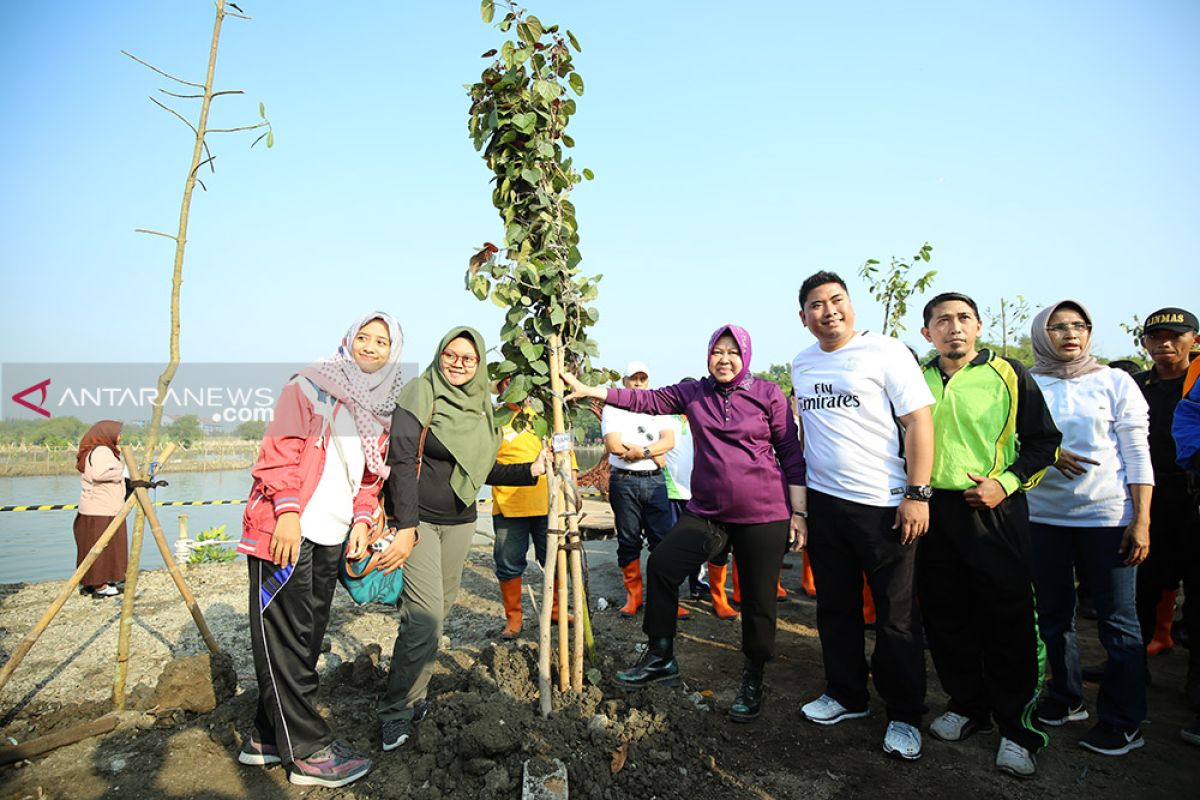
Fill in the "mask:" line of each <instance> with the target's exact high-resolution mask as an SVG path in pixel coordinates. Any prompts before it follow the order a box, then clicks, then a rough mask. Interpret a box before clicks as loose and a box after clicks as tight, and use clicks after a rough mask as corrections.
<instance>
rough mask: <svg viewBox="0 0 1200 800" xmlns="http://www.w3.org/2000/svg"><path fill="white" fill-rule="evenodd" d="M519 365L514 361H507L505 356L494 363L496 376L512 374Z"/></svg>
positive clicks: (501, 376)
mask: <svg viewBox="0 0 1200 800" xmlns="http://www.w3.org/2000/svg"><path fill="white" fill-rule="evenodd" d="M518 369H520V367H518V366H517V363H516V362H515V361H509V360H508V359H507V358H506V359H504V360H503V361H501V362H500V363H499V364H497V365H496V377H497V378H503V377H504V376H505V375H512V374H513V373H514V372H516V371H517V370H518Z"/></svg>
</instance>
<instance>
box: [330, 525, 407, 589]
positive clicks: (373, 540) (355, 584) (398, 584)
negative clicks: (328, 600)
mask: <svg viewBox="0 0 1200 800" xmlns="http://www.w3.org/2000/svg"><path fill="white" fill-rule="evenodd" d="M395 535H396V532H395V530H393V529H390V528H388V527H387V525H386V524H385V520H384V515H383V506H380V505H377V506H375V512H374V513H373V514H372V515H371V528H370V532H369V534H368V538H367V555H366V556H364V557H363V558H360V559H358V560H357V561H351V560H350V559H348V558H346V554H345V553H342V560H341V564H340V565H339V567H338V580H339V581H340V582H341V584H342V586H344V587H346V592H347V593H349V595H350V599H352V600H353V601H354V602H356V603H358V604H359V605H360V606H361V605H366V604H367V603H382V604H384V605H389V606H395V605H396V604H397V603H399V602H400V594H401V593H402V592H403V591H404V569H403V568H402V567H401V568H399V569H395V570H393V571H392V572H387V573H385V572H384V571H383V570H382V569H379V568H378V561H379V557H380V556H381V555H382V554H383V551H384V550H387V549H388V547H390V546H391V544H392V539H393V538H394V537H395ZM349 546H350V545H349V543H347V544H346V547H347V548H349Z"/></svg>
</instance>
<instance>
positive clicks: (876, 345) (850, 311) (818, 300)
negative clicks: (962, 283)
mask: <svg viewBox="0 0 1200 800" xmlns="http://www.w3.org/2000/svg"><path fill="white" fill-rule="evenodd" d="M800 319H801V321H802V322H803V323H804V325H805V327H807V328H808V330H809V331H810V332H811V333H812V334H813V336H815V337H816V339H817V343H816V344H814V345H813V346H812V347H810V348H808V349H807V350H804V351H802V352H801V353H800V354H799V355H797V356H796V358H795V360H794V361H793V362H792V386H793V387H794V392H795V395H796V406H797V408H798V410H799V413H800V421H801V429H802V431H803V438H804V458H805V462H806V463H807V468H808V493H807V494H808V504H807V514H808V536H807V542H806V545H805V546H806V548H807V550H808V557H809V561H810V562H811V564H812V570H813V577H814V578H815V580H816V584H817V630H818V632H819V634H820V637H821V650H822V654H823V658H824V662H825V681H826V689H825V693H824V694H822V695H821V696H820V697H819V698H817V699H816V700H814V701H812V702H811V703H808V704H807V705H805V706H804V707H803V709H801V710H802V712H803V713H804V716H805V717H807V718H808V719H809V720H811V721H812V722H816V723H819V724H822V725H833V724H836V723H838V722H841V721H842V720H846V719H854V718H857V717H865V716H867V714H868V713H869V710H868V702H869V697H870V695H869V693H868V690H867V674H868V669H867V662H866V659H865V658H864V654H863V650H864V646H865V636H864V627H865V626H864V623H863V611H862V581H863V573H866V576H867V583H868V584H869V585H870V588H871V593H872V595H873V596H874V598H875V609H876V615H877V622H876V628H875V631H876V633H875V652H874V653H873V655H872V657H871V668H870V673H871V674H872V675H873V676H874V679H875V689H876V691H877V692H878V693H879V695H880V697H881V698H883V701H884V703H886V705H887V715H888V727H887V734H886V735H885V736H884V740H883V749H884V751H885V752H887V753H889V754H891V755H894V756H897V757H899V758H902V759H906V760H913V759H916V758H919V757H920V755H921V732H920V725H921V716H922V715H923V714H924V712H925V655H924V650H923V647H922V642H921V638H920V636H919V630H920V626H919V624H918V623H917V620H916V603H915V598H916V588H915V581H914V565H915V555H916V541H917V539H918V537H920V536H921V535H922V534H924V533H925V531H926V529H927V528H928V527H929V498H930V496H931V495H932V493H933V492H932V489H930V487H929V475H930V471H931V469H932V466H933V419H932V416H931V413H930V406H932V405H933V395H932V393H931V392H930V391H929V387H928V386H927V385H926V384H925V380H924V378H923V377H922V376H921V370H920V366H919V365H918V364H917V361H916V359H915V358H914V357H913V356H912V353H911V352H910V351H909V350H908V348H906V347H905V346H904V344H902V343H901V342H900V341H899V340H897V339H893V338H891V337H888V336H881V335H879V334H876V333H871V332H869V331H861V332H860V331H856V330H855V329H854V308H853V306H852V305H851V303H850V293H849V292H848V291H847V290H846V284H845V282H844V281H843V280H842V279H841V278H840V277H838V276H837V275H836V274H834V273H832V272H818V273H816V274H815V275H812V276H810V277H809V278H808V279H807V280H805V281H804V284H803V286H802V287H801V289H800Z"/></svg>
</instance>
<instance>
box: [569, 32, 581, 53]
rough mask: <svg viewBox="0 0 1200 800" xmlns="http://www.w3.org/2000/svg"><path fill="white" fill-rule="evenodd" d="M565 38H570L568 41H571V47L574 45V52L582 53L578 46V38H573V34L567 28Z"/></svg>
mask: <svg viewBox="0 0 1200 800" xmlns="http://www.w3.org/2000/svg"><path fill="white" fill-rule="evenodd" d="M567 39H568V40H570V42H571V47H574V48H575V52H576V53H582V52H583V48H582V47H580V46H579V40H578V39H576V38H575V34H573V33H571V31H569V30H568V31H567Z"/></svg>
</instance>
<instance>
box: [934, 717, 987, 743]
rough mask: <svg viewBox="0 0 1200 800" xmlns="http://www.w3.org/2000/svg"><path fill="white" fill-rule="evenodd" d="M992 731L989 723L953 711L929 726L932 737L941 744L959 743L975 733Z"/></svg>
mask: <svg viewBox="0 0 1200 800" xmlns="http://www.w3.org/2000/svg"><path fill="white" fill-rule="evenodd" d="M994 730H995V728H994V727H992V723H991V721H987V722H977V721H975V720H973V719H971V718H970V717H965V716H963V715H962V714H956V713H955V712H953V711H947V712H946V713H945V714H942V715H941V716H940V717H938V718H937V719H935V720H934V721H933V722H932V723H931V724H930V725H929V732H930V733H932V734H933V737H934V738H935V739H941V740H942V741H943V742H961V741H964V740H966V739H968V738H970V737H971V736H973V735H975V734H976V733H991V732H992V731H994Z"/></svg>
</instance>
